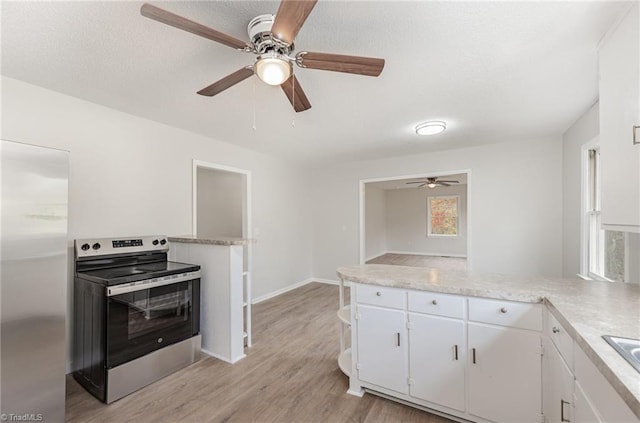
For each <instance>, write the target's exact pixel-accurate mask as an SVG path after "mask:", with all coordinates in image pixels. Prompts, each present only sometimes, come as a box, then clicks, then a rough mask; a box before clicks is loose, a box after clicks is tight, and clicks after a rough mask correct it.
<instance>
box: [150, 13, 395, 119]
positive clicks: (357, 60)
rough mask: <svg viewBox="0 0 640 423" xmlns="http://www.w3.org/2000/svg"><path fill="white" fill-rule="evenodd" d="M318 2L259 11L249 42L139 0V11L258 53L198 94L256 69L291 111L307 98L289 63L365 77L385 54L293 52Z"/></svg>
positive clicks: (250, 28) (217, 90)
mask: <svg viewBox="0 0 640 423" xmlns="http://www.w3.org/2000/svg"><path fill="white" fill-rule="evenodd" d="M317 1H318V0H282V1H281V3H280V6H279V8H278V11H277V13H276V15H275V16H274V15H271V14H267V15H260V16H257V17H255V18H254V19H252V20H251V21H250V22H249V25H248V27H247V32H248V33H249V39H250V40H251V41H250V42H249V43H246V42H244V41H242V40H239V39H237V38H235V37H232V36H231V35H228V34H225V33H222V32H220V31H217V30H215V29H212V28H209V27H207V26H204V25H201V24H199V23H197V22H194V21H191V20H189V19H187V18H183V17H182V16H178V15H176V14H173V13H171V12H169V11H166V10H164V9H160V8H159V7H156V6H153V5H151V4H148V3H145V4H143V5H142V7H141V8H140V13H141V14H142V16H145V17H147V18H150V19H153V20H155V21H158V22H162V23H165V24H167V25H171V26H173V27H175V28H178V29H182V30H184V31H188V32H191V33H192V34H195V35H199V36H201V37H204V38H207V39H209V40H212V41H216V42H218V43H220V44H224V45H226V46H228V47H231V48H235V49H237V50H240V51H242V52H245V53H253V54H255V55H256V56H257V57H256V59H255V61H254V62H253V64H251V65H248V66H245V67H243V68H241V69H239V70H237V71H235V72H233V73H232V74H230V75H228V76H226V77H224V78H222V79H220V80H219V81H217V82H214V83H213V84H211V85H209V86H208V87H205V88H203V89H201V90H200V91H198V94H200V95H205V96H209V97H212V96H214V95H216V94H219V93H220V92H222V91H224V90H226V89H227V88H230V87H232V86H234V85H235V84H237V83H239V82H241V81H243V80H245V79H247V78H249V77H250V76H252V75H254V74H255V75H257V76H258V78H260V79H261V80H262V81H264V82H265V83H267V84H269V85H280V87H281V88H282V91H284V93H285V95H286V96H287V98H288V99H289V102H290V103H291V105H292V106H293V108H294V109H295V111H296V112H302V111H305V110H308V109H310V108H311V103H310V102H309V100H308V99H307V96H306V95H305V93H304V91H303V90H302V87H301V86H300V83H299V82H298V80H297V79H296V77H295V75H294V72H293V63H295V64H296V65H298V66H299V67H301V68H309V69H319V70H327V71H333V72H346V73H353V74H358V75H367V76H378V75H380V73H381V72H382V69H383V68H384V59H376V58H371V57H359V56H345V55H341V54H330V53H314V52H308V51H301V52H299V53H297V54H295V55H292V54H293V51H294V44H293V41H294V39H295V37H296V35H297V34H298V32H299V31H300V28H301V27H302V25H303V24H304V22H305V20H306V19H307V17H308V16H309V13H311V10H312V9H313V7H314V6H315V5H316V3H317Z"/></svg>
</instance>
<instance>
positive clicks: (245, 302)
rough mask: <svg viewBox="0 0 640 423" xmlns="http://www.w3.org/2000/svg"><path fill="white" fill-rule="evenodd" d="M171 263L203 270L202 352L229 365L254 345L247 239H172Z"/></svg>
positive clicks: (177, 237)
mask: <svg viewBox="0 0 640 423" xmlns="http://www.w3.org/2000/svg"><path fill="white" fill-rule="evenodd" d="M169 241H170V242H171V250H170V251H169V257H170V259H171V260H174V261H179V262H182V261H184V262H188V263H197V264H199V265H200V267H201V272H202V281H201V293H200V296H201V302H200V328H201V334H202V351H203V352H205V353H207V354H209V355H211V356H213V357H216V358H219V359H221V360H223V361H226V362H228V363H235V362H237V361H238V360H240V359H242V358H243V357H245V353H244V347H245V340H246V344H247V346H251V343H250V336H251V275H250V274H249V272H248V271H245V269H244V268H243V262H244V251H243V250H244V247H246V246H247V245H249V244H252V243H254V242H255V240H252V239H245V238H229V237H216V238H201V237H194V236H190V235H186V236H175V237H169Z"/></svg>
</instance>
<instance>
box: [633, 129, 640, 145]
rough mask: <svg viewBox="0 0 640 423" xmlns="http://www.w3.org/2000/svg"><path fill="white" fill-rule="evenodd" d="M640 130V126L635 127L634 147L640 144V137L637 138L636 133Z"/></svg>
mask: <svg viewBox="0 0 640 423" xmlns="http://www.w3.org/2000/svg"><path fill="white" fill-rule="evenodd" d="M638 130H640V125H634V127H633V145H636V144H640V136H638V137H637V136H636V133H637V132H638Z"/></svg>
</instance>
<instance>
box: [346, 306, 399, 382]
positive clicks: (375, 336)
mask: <svg viewBox="0 0 640 423" xmlns="http://www.w3.org/2000/svg"><path fill="white" fill-rule="evenodd" d="M357 317H358V318H357V320H356V322H357V325H358V366H357V368H358V377H359V379H360V380H362V381H364V382H369V383H373V384H375V385H378V386H381V387H383V388H387V389H392V390H394V391H397V392H400V393H403V394H406V393H408V384H407V347H406V345H407V336H406V333H407V329H406V318H405V312H404V311H401V310H390V309H385V308H378V307H371V306H364V305H360V304H358V316H357Z"/></svg>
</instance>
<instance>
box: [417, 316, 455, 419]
mask: <svg viewBox="0 0 640 423" xmlns="http://www.w3.org/2000/svg"><path fill="white" fill-rule="evenodd" d="M409 322H410V324H409V328H410V329H409V378H410V379H411V384H410V385H409V392H410V395H411V396H413V397H416V398H419V399H422V400H425V401H429V402H433V403H435V404H439V405H443V406H445V407H450V408H453V409H456V410H460V411H464V399H465V395H464V393H465V382H464V374H465V371H464V367H465V366H464V364H465V361H464V360H465V356H466V354H465V353H464V352H465V349H466V347H465V336H464V322H463V321H462V320H452V319H447V318H442V317H435V316H426V315H421V314H413V313H409Z"/></svg>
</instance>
